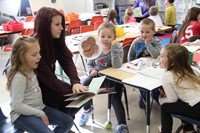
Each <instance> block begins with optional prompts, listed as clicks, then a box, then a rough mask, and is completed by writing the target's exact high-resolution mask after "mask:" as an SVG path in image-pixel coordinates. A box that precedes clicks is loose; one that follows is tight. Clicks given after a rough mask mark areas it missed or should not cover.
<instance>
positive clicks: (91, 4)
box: [87, 0, 115, 13]
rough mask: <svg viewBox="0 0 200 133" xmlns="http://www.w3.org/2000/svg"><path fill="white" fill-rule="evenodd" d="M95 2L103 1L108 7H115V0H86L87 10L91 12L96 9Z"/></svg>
mask: <svg viewBox="0 0 200 133" xmlns="http://www.w3.org/2000/svg"><path fill="white" fill-rule="evenodd" d="M97 3H105V4H107V5H108V8H110V9H114V8H115V0H87V12H90V13H93V12H95V11H98V9H97V8H96V7H95V5H96V4H97Z"/></svg>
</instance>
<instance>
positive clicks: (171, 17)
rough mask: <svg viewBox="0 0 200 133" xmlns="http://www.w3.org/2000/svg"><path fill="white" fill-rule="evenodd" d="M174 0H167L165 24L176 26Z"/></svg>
mask: <svg viewBox="0 0 200 133" xmlns="http://www.w3.org/2000/svg"><path fill="white" fill-rule="evenodd" d="M173 3H174V0H165V4H166V6H167V8H166V10H165V25H166V26H172V27H173V28H174V26H175V25H176V7H175V6H174V5H173Z"/></svg>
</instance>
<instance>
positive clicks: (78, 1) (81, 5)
mask: <svg viewBox="0 0 200 133" xmlns="http://www.w3.org/2000/svg"><path fill="white" fill-rule="evenodd" d="M63 4H64V5H63V6H64V11H65V12H66V13H67V12H75V13H83V12H86V11H87V8H86V7H87V5H86V0H63Z"/></svg>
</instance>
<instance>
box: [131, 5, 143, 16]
mask: <svg viewBox="0 0 200 133" xmlns="http://www.w3.org/2000/svg"><path fill="white" fill-rule="evenodd" d="M133 16H134V17H140V16H142V11H141V9H140V7H136V8H133Z"/></svg>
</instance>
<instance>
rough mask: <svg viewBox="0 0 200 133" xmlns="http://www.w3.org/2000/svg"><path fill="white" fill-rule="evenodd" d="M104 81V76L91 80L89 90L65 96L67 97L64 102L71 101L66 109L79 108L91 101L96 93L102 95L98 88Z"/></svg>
mask: <svg viewBox="0 0 200 133" xmlns="http://www.w3.org/2000/svg"><path fill="white" fill-rule="evenodd" d="M104 80H105V76H101V77H97V78H93V79H92V81H91V83H90V85H89V90H88V91H85V92H80V93H71V94H66V95H65V96H66V97H67V96H68V97H69V96H70V97H69V98H67V99H66V100H65V101H72V102H71V103H70V104H68V105H67V106H66V107H67V108H68V107H69V108H79V107H81V106H82V105H83V104H84V103H86V102H87V101H89V100H90V99H92V97H94V96H95V95H97V94H98V93H103V92H104V90H100V89H99V88H100V87H101V85H102V83H103V81H104Z"/></svg>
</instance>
